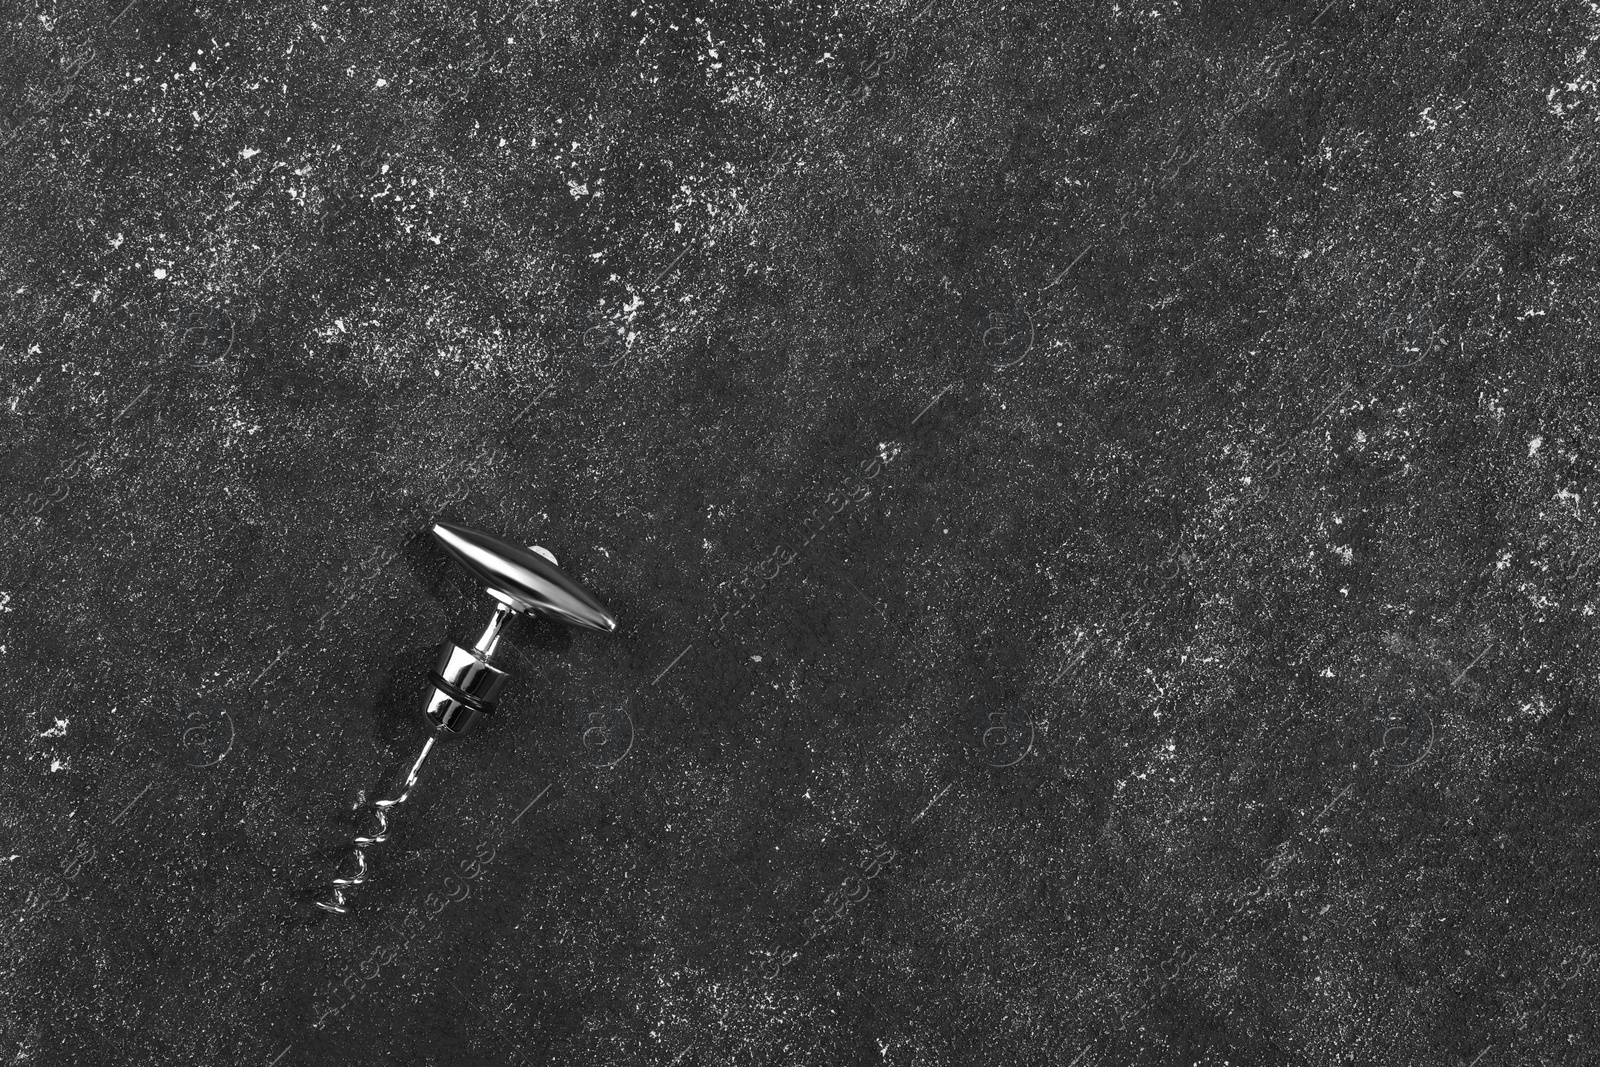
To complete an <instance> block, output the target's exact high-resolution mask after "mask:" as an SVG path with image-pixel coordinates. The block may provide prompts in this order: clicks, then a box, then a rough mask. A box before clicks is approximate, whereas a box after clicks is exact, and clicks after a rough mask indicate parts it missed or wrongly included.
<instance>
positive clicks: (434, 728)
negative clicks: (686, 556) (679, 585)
mask: <svg viewBox="0 0 1600 1067" xmlns="http://www.w3.org/2000/svg"><path fill="white" fill-rule="evenodd" d="M433 536H434V537H436V538H438V539H439V543H440V544H441V545H443V546H444V548H445V551H447V552H449V553H450V554H451V555H452V556H454V557H455V558H456V561H457V562H458V563H460V564H461V565H462V566H463V567H465V568H466V569H467V570H469V571H471V572H472V574H473V576H474V577H476V578H477V579H478V580H479V581H480V582H482V583H483V584H484V586H485V588H486V589H487V590H488V592H489V595H490V596H491V597H493V598H494V599H495V600H497V601H499V603H498V604H496V605H495V609H494V617H493V618H491V619H490V620H489V625H488V626H487V627H485V628H484V631H483V635H482V636H481V637H479V638H478V641H477V644H475V645H473V646H472V647H471V648H463V647H462V646H461V645H458V644H456V643H455V642H454V641H446V642H444V644H442V645H440V646H439V655H438V658H437V659H436V660H434V664H433V670H432V671H431V672H430V673H429V675H428V680H429V681H430V682H431V683H432V685H431V686H430V687H429V689H428V693H427V695H426V697H425V698H424V699H423V702H422V718H423V721H424V722H425V723H426V724H427V728H428V734H429V736H428V739H427V741H425V742H424V743H423V745H422V751H421V752H420V753H418V754H417V759H416V762H414V763H413V764H412V765H411V770H410V772H409V773H408V774H407V775H406V778H405V783H404V785H402V786H401V789H400V794H399V796H396V797H393V798H392V799H388V800H377V801H374V802H373V805H372V806H373V809H374V811H373V819H374V822H375V829H374V830H373V831H371V832H370V833H368V834H366V835H364V836H359V837H357V838H356V839H355V846H356V851H355V857H356V869H355V873H354V874H352V875H351V876H350V877H348V878H335V879H334V880H333V883H332V887H333V889H332V893H331V894H330V896H329V898H328V899H327V900H319V901H317V907H319V908H322V909H324V910H326V911H331V912H336V913H338V914H340V915H343V914H344V913H345V912H347V911H349V910H350V909H349V905H348V903H347V894H349V893H351V892H353V891H354V890H355V889H356V887H357V886H360V885H362V884H363V883H365V882H366V880H367V857H366V850H367V849H368V848H369V847H370V846H372V845H378V844H382V843H383V842H385V841H387V840H388V839H389V815H390V813H391V812H392V811H393V810H394V809H395V808H397V807H399V806H400V805H401V804H404V803H405V802H406V800H407V799H408V798H409V797H410V796H411V790H412V788H413V787H415V786H416V784H417V776H418V775H419V774H420V773H421V772H422V762H423V761H424V760H426V759H427V758H428V753H429V752H432V751H433V746H434V743H435V742H437V741H449V740H453V739H455V738H458V737H462V736H464V735H466V734H468V733H470V732H471V731H472V730H473V729H474V728H476V727H477V726H478V725H479V724H480V723H481V722H482V721H483V720H484V719H486V718H488V717H489V716H492V715H493V714H494V707H495V702H496V701H497V700H498V699H499V697H500V691H501V690H502V689H503V688H505V683H506V678H507V677H508V675H507V674H506V672H505V671H503V670H501V669H500V668H498V667H496V666H494V665H493V664H492V663H491V662H490V660H491V659H492V658H493V656H494V653H495V649H496V647H497V646H498V645H499V643H500V631H501V630H502V628H504V626H505V624H506V623H507V622H509V621H510V620H511V618H512V616H514V615H520V614H522V613H523V612H535V613H537V614H540V615H543V616H545V617H547V618H551V619H555V620H557V621H559V622H564V623H568V624H570V625H573V626H582V627H585V628H587V629H590V630H600V631H602V632H604V633H612V632H613V631H615V630H616V628H617V620H616V618H615V617H613V616H612V614H611V612H609V611H607V610H606V608H605V606H604V605H603V604H601V603H600V602H599V601H598V600H596V599H595V598H594V597H593V596H591V595H590V594H589V592H588V590H586V589H584V588H583V587H582V586H581V585H579V584H578V583H577V582H575V581H573V580H572V579H571V578H568V577H567V576H566V575H565V574H563V573H562V572H561V571H560V569H559V568H557V567H556V560H555V557H554V556H552V555H551V554H550V553H549V552H546V551H545V550H544V549H542V548H531V549H530V548H523V547H522V546H521V545H516V544H512V543H511V542H510V541H507V540H505V539H504V538H500V537H496V536H494V535H493V534H487V533H484V532H483V531H482V530H474V529H471V528H470V527H466V526H458V525H456V524H455V523H450V522H438V523H434V525H433Z"/></svg>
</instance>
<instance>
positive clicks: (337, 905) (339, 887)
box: [317, 737, 438, 915]
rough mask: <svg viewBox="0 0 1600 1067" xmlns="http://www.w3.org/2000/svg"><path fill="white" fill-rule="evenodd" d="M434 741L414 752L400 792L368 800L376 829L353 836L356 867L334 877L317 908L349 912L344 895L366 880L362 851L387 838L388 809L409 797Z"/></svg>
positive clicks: (364, 855)
mask: <svg viewBox="0 0 1600 1067" xmlns="http://www.w3.org/2000/svg"><path fill="white" fill-rule="evenodd" d="M436 740H438V738H436V737H430V738H428V740H427V741H426V742H424V743H423V746H422V751H421V752H419V753H418V754H417V759H416V762H415V763H413V764H412V765H411V772H410V773H409V774H407V775H406V780H405V784H404V785H403V786H402V787H401V788H400V795H399V796H397V797H394V798H392V799H389V800H375V801H373V802H372V808H373V821H374V823H375V825H376V828H375V829H374V830H372V831H370V832H369V833H368V834H366V835H365V836H360V837H357V838H356V839H355V845H356V852H355V856H356V870H355V873H354V874H352V875H351V876H350V877H348V878H335V879H334V880H333V891H332V893H331V894H330V896H329V897H328V899H327V900H319V901H317V907H319V908H322V909H323V910H324V911H331V912H335V913H337V914H339V915H343V914H344V913H345V912H347V911H349V910H350V908H349V905H348V903H347V902H346V894H348V893H353V892H354V891H355V888H356V887H357V886H359V885H361V884H363V883H364V882H366V880H367V857H366V850H367V848H368V847H369V846H371V845H380V844H382V843H383V842H385V841H387V840H389V812H390V810H391V809H393V808H397V807H399V806H400V805H401V804H404V803H405V802H406V800H407V799H408V798H409V797H410V796H411V789H412V787H413V786H415V785H416V784H417V776H418V775H419V774H421V773H422V761H423V760H425V759H427V758H428V753H429V752H432V751H433V743H434V742H435V741H436Z"/></svg>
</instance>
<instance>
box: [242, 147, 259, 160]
mask: <svg viewBox="0 0 1600 1067" xmlns="http://www.w3.org/2000/svg"><path fill="white" fill-rule="evenodd" d="M260 154H261V149H259V148H245V149H241V150H240V152H239V158H240V159H249V158H250V157H251V156H259V155H260Z"/></svg>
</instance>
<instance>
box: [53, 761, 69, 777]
mask: <svg viewBox="0 0 1600 1067" xmlns="http://www.w3.org/2000/svg"><path fill="white" fill-rule="evenodd" d="M70 770H72V761H71V760H69V759H53V760H51V761H50V773H51V774H54V773H55V772H57V771H70Z"/></svg>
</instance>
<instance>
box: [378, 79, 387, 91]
mask: <svg viewBox="0 0 1600 1067" xmlns="http://www.w3.org/2000/svg"><path fill="white" fill-rule="evenodd" d="M388 84H389V82H388V80H387V79H385V78H379V79H378V88H379V89H382V88H384V87H386V86H387V85H388Z"/></svg>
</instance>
